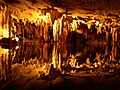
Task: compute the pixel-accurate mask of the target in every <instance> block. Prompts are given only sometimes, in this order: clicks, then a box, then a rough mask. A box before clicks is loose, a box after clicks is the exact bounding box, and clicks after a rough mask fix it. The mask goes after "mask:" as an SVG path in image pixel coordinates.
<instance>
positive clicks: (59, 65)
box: [0, 5, 120, 79]
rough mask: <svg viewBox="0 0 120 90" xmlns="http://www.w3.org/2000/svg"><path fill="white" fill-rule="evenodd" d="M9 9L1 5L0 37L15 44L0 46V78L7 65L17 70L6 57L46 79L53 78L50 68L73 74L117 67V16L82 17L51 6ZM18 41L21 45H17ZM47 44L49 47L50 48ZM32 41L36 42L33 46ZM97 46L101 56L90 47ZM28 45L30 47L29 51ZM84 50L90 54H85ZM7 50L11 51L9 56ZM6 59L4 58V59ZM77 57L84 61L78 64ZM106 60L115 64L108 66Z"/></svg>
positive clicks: (119, 36)
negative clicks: (46, 7) (14, 46)
mask: <svg viewBox="0 0 120 90" xmlns="http://www.w3.org/2000/svg"><path fill="white" fill-rule="evenodd" d="M10 8H11V6H9V5H8V6H1V10H0V16H1V18H0V39H2V38H10V39H12V40H16V41H17V43H18V46H17V47H16V48H15V51H14V50H13V51H12V50H10V51H7V49H6V50H3V49H2V50H3V51H2V53H1V52H0V57H1V61H2V62H0V67H1V68H0V71H1V73H0V76H1V78H3V77H4V79H6V77H7V76H5V75H6V74H7V70H8V71H10V70H9V68H10V67H11V68H12V69H11V70H12V73H17V72H16V71H17V70H16V66H15V65H17V64H12V63H11V62H10V61H9V60H10V59H11V60H12V62H14V63H17V60H18V62H19V63H20V65H19V66H20V67H22V68H26V69H27V70H28V68H29V69H30V70H31V69H34V73H35V74H37V75H40V77H42V76H45V77H47V76H48V77H49V78H50V79H51V78H54V77H52V76H51V72H53V71H56V72H57V73H59V72H60V73H61V74H66V73H69V74H70V73H76V72H77V70H78V71H79V69H82V68H87V69H91V70H93V69H96V68H98V67H102V68H104V67H105V66H109V67H111V68H114V67H115V68H116V67H120V66H119V64H118V63H120V59H118V60H115V58H116V57H118V56H120V55H118V54H117V53H118V52H119V48H118V47H116V46H117V45H118V46H119V43H120V21H119V20H118V19H116V18H115V19H113V18H109V17H108V16H103V17H102V20H101V19H100V18H97V17H94V16H91V17H87V18H82V17H80V16H76V15H72V14H70V15H69V14H67V13H66V14H63V13H62V12H59V11H58V10H57V9H54V8H52V9H50V8H48V9H42V10H39V11H35V10H33V11H32V10H30V11H28V12H26V11H24V12H19V10H16V11H11V9H10ZM17 12H19V13H20V15H18V14H17ZM30 12H31V13H32V14H31V13H30ZM19 43H22V44H23V45H24V46H20V45H19ZM26 43H30V44H26ZM41 43H42V45H41ZM49 43H50V44H49ZM51 43H52V49H51V48H50V45H51ZM111 43H112V44H111ZM34 44H38V45H36V46H34ZM68 44H69V45H68ZM79 44H87V45H90V47H91V48H90V50H88V48H87V47H85V48H84V45H83V46H82V47H80V46H79ZM108 44H111V45H113V46H112V47H110V48H111V51H110V52H108V49H109V47H108V46H109V45H108ZM99 45H106V46H105V47H104V55H102V54H101V53H100V52H97V53H95V52H94V50H95V49H96V48H94V46H95V47H97V46H99ZM72 46H74V47H75V48H78V49H81V52H75V53H71V52H69V51H68V50H67V49H68V47H70V49H71V47H72ZM31 48H32V49H34V50H33V51H32V50H31ZM72 48H73V47H72ZM83 48H84V49H83ZM0 49H1V48H0ZM12 49H13V48H12ZM82 49H83V51H82ZM117 49H118V50H117ZM0 51H1V50H0ZM71 51H72V50H71ZM74 51H75V50H73V52H74ZM13 52H14V53H13ZM88 52H90V53H92V54H88ZM8 53H9V54H12V56H9V59H8V57H7V54H8ZM68 53H69V54H68ZM49 54H50V55H49ZM92 55H93V56H92ZM33 57H34V58H33ZM3 58H5V60H4V59H3ZM18 58H20V59H18ZM7 59H8V61H6V60H7ZM15 60H16V61H15ZM80 60H81V61H85V62H82V63H81V62H80ZM91 61H93V62H91ZM110 61H113V62H114V61H115V62H117V63H115V64H113V65H112V64H111V65H109V63H110ZM6 65H8V66H9V67H6ZM51 68H52V69H53V70H52V69H51ZM21 72H22V71H21V70H20V71H18V73H21ZM56 76H57V75H56Z"/></svg>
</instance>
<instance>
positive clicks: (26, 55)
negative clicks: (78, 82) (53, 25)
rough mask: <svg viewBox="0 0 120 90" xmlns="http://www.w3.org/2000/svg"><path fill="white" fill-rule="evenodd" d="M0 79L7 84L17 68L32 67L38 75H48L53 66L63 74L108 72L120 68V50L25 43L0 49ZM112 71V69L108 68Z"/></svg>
mask: <svg viewBox="0 0 120 90" xmlns="http://www.w3.org/2000/svg"><path fill="white" fill-rule="evenodd" d="M0 50H1V51H2V52H0V79H3V80H7V79H9V78H10V75H13V74H15V73H16V72H13V71H12V70H13V69H12V68H13V66H14V65H15V64H22V65H24V66H25V67H27V66H30V65H31V66H32V67H34V68H36V71H37V72H38V73H45V75H48V74H49V70H50V66H51V64H52V65H53V67H54V68H55V69H56V70H60V72H61V73H63V74H65V73H76V72H78V71H79V70H83V71H84V70H86V69H91V70H93V69H96V68H99V67H100V66H101V67H103V68H104V71H105V72H109V71H110V70H111V69H115V68H118V67H120V66H119V63H120V52H119V51H120V47H119V46H115V45H98V46H97V47H95V46H88V45H82V44H79V45H78V44H77V45H74V44H73V45H72V44H67V43H63V42H54V43H53V42H50V43H44V44H36V43H24V44H23V43H22V44H18V46H16V47H13V48H10V49H4V48H0ZM108 67H109V68H108Z"/></svg>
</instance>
